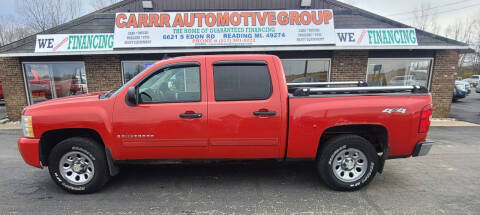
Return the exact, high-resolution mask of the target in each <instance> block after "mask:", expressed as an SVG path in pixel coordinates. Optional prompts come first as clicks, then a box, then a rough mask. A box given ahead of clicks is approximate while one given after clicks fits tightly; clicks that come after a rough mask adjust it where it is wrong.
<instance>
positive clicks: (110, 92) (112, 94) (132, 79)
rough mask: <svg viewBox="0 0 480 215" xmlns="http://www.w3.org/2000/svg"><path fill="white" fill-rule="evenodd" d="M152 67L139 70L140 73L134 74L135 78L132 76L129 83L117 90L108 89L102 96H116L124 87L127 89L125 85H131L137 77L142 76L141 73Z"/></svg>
mask: <svg viewBox="0 0 480 215" xmlns="http://www.w3.org/2000/svg"><path fill="white" fill-rule="evenodd" d="M149 68H150V67H147V68H145V69H144V70H143V71H141V72H139V73H138V74H136V75H135V76H133V78H131V79H130V80H129V81H127V83H125V84H123V85H122V86H121V87H120V88H118V89H116V90H111V91H108V92H107V93H105V94H103V95H101V97H100V98H110V97H113V96H116V95H117V94H118V93H119V92H121V91H122V90H123V89H125V87H127V86H128V85H130V83H132V82H133V81H134V80H135V79H137V77H138V76H140V75H141V74H143V73H144V72H145V71H147V69H149Z"/></svg>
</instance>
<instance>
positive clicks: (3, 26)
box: [0, 16, 33, 46]
mask: <svg viewBox="0 0 480 215" xmlns="http://www.w3.org/2000/svg"><path fill="white" fill-rule="evenodd" d="M32 33H33V32H32V31H31V30H30V29H29V28H27V27H25V26H23V25H21V24H19V23H18V21H17V20H16V19H15V18H13V17H5V16H0V46H4V45H7V44H9V43H11V42H13V41H16V40H19V39H22V38H24V37H27V36H28V35H30V34H32Z"/></svg>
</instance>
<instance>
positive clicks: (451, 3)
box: [387, 0, 472, 17]
mask: <svg viewBox="0 0 480 215" xmlns="http://www.w3.org/2000/svg"><path fill="white" fill-rule="evenodd" d="M469 1H472V0H462V1H456V2H450V3H447V4H442V5H437V6H433V7H430V8H426V9H424V10H432V9H436V8H440V7H446V6H450V5H455V4H461V3H464V2H469ZM420 10H422V9H415V10H412V11H406V12H400V13H394V14H390V15H387V17H389V16H398V15H403V14H411V13H414V12H417V11H420Z"/></svg>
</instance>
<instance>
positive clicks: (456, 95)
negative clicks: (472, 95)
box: [452, 85, 467, 101]
mask: <svg viewBox="0 0 480 215" xmlns="http://www.w3.org/2000/svg"><path fill="white" fill-rule="evenodd" d="M466 96H467V91H465V90H462V89H460V87H458V86H457V85H455V86H454V87H453V97H452V101H457V100H458V99H463V98H465V97H466Z"/></svg>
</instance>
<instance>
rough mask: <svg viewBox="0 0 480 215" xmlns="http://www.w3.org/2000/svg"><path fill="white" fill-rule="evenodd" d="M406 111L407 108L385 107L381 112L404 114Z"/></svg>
mask: <svg viewBox="0 0 480 215" xmlns="http://www.w3.org/2000/svg"><path fill="white" fill-rule="evenodd" d="M406 112H407V109H406V108H385V109H384V110H383V111H382V113H388V114H392V113H401V114H405V113H406Z"/></svg>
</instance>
